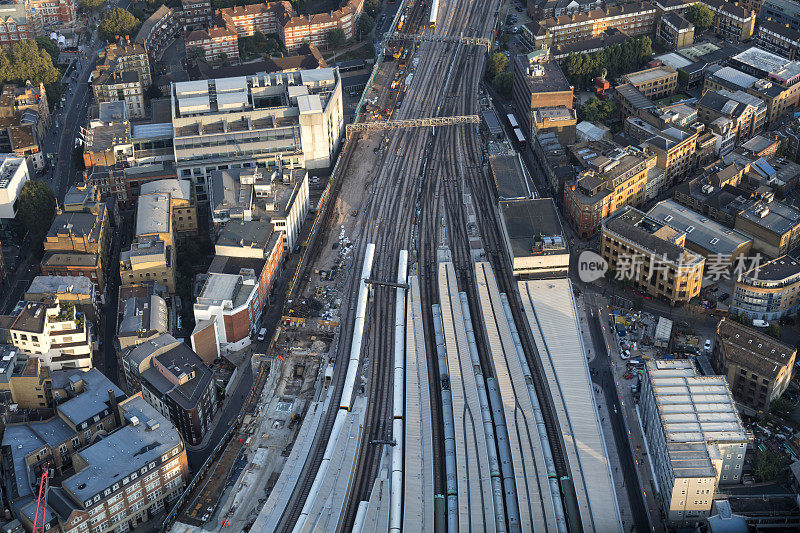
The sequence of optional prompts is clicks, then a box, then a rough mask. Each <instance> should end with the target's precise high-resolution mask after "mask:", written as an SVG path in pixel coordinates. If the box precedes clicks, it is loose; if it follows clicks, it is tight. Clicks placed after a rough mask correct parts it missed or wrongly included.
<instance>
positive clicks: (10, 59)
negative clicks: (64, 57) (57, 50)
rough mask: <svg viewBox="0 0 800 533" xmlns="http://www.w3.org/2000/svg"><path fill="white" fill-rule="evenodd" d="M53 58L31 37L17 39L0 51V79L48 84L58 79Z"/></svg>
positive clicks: (17, 82)
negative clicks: (9, 46)
mask: <svg viewBox="0 0 800 533" xmlns="http://www.w3.org/2000/svg"><path fill="white" fill-rule="evenodd" d="M60 77H61V76H60V74H59V72H58V69H56V68H55V67H54V66H53V59H52V58H51V57H50V54H48V53H47V52H46V51H45V50H42V49H40V48H39V44H38V43H37V42H36V41H34V40H32V39H25V40H22V41H18V42H16V43H14V44H13V45H11V48H6V49H3V51H2V52H0V81H2V82H11V83H16V84H19V85H21V84H23V83H25V82H27V81H30V82H31V83H33V84H35V85H38V84H39V83H44V84H45V85H48V84H50V83H55V82H56V81H58V80H59V78H60Z"/></svg>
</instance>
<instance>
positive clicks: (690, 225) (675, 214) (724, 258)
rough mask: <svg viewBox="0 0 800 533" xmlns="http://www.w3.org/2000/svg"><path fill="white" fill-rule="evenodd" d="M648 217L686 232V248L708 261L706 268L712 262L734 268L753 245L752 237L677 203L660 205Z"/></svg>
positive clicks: (649, 212) (661, 203)
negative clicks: (737, 260) (737, 261)
mask: <svg viewBox="0 0 800 533" xmlns="http://www.w3.org/2000/svg"><path fill="white" fill-rule="evenodd" d="M647 216H649V217H651V218H653V219H655V220H658V221H659V222H663V223H665V224H667V225H668V226H670V227H673V228H675V229H676V230H678V231H682V232H684V233H686V245H685V246H686V248H688V249H689V250H692V251H693V252H696V253H698V254H700V255H702V256H703V257H705V258H706V259H708V260H709V262H707V263H706V265H709V264H710V261H714V262H716V263H717V264H719V263H720V262H722V263H723V264H724V263H728V264H731V265H732V264H733V263H734V262H735V261H736V259H737V258H738V257H740V256H747V254H748V253H749V252H750V246H751V245H752V242H753V241H752V239H750V237H748V236H746V235H742V234H741V233H739V232H738V231H735V230H732V229H730V228H727V227H725V226H723V225H722V224H720V223H719V222H715V221H713V220H709V219H708V218H706V217H705V216H703V215H701V214H700V213H698V212H696V211H692V210H691V209H689V208H687V207H684V206H682V205H680V204H679V203H678V202H676V201H674V200H663V201H661V202H658V203H657V204H656V205H655V206H653V208H652V209H650V211H648V212H647Z"/></svg>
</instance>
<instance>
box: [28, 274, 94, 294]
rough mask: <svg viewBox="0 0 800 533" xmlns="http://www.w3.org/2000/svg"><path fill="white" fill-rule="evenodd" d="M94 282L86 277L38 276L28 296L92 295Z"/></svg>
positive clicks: (32, 283) (34, 279)
mask: <svg viewBox="0 0 800 533" xmlns="http://www.w3.org/2000/svg"><path fill="white" fill-rule="evenodd" d="M92 290H93V289H92V281H91V280H90V279H89V278H87V277H86V276H36V277H35V278H33V281H32V282H31V284H30V286H29V287H28V290H27V291H25V293H26V294H79V295H82V296H90V295H91V294H92Z"/></svg>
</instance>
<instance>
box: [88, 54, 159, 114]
mask: <svg viewBox="0 0 800 533" xmlns="http://www.w3.org/2000/svg"><path fill="white" fill-rule="evenodd" d="M152 82H153V79H152V76H151V74H150V58H149V57H148V55H147V50H146V49H145V47H144V45H142V44H139V43H136V42H133V43H131V42H130V41H129V40H126V41H123V40H120V41H118V42H116V43H111V44H109V45H107V46H106V48H105V50H104V51H101V52H100V56H99V62H98V65H97V67H95V70H94V72H92V93H93V94H94V98H95V101H96V102H97V103H98V104H99V103H101V102H116V101H124V102H125V104H126V106H127V107H128V115H129V116H130V117H132V118H138V117H143V116H145V113H146V109H145V100H144V93H145V91H146V90H147V89H148V87H150V84H151V83H152Z"/></svg>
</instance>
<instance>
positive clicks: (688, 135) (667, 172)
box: [624, 113, 698, 187]
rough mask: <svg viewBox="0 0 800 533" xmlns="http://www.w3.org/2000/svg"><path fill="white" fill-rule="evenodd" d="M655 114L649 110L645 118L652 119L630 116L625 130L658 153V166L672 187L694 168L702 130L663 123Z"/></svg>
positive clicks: (647, 147)
mask: <svg viewBox="0 0 800 533" xmlns="http://www.w3.org/2000/svg"><path fill="white" fill-rule="evenodd" d="M643 117H644V115H643ZM653 117H655V115H652V114H649V113H648V115H647V116H646V117H644V118H647V119H649V120H644V118H639V117H628V118H627V119H626V120H625V126H624V127H625V132H626V133H628V134H630V135H632V136H633V137H635V138H637V139H638V140H639V141H640V142H641V143H642V144H644V146H645V147H646V149H647V151H648V152H651V153H654V154H655V155H656V166H657V167H658V168H660V169H663V170H664V181H665V183H666V186H667V187H670V186H672V185H673V184H674V183H676V182H678V181H680V180H681V179H682V178H684V177H685V176H687V175H688V174H689V172H691V171H692V170H693V169H694V166H695V151H696V149H697V138H698V133H697V130H696V129H695V128H683V127H680V126H676V125H674V124H671V123H663V122H662V121H659V120H658V119H654V118H653ZM651 122H656V124H652V123H651Z"/></svg>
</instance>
